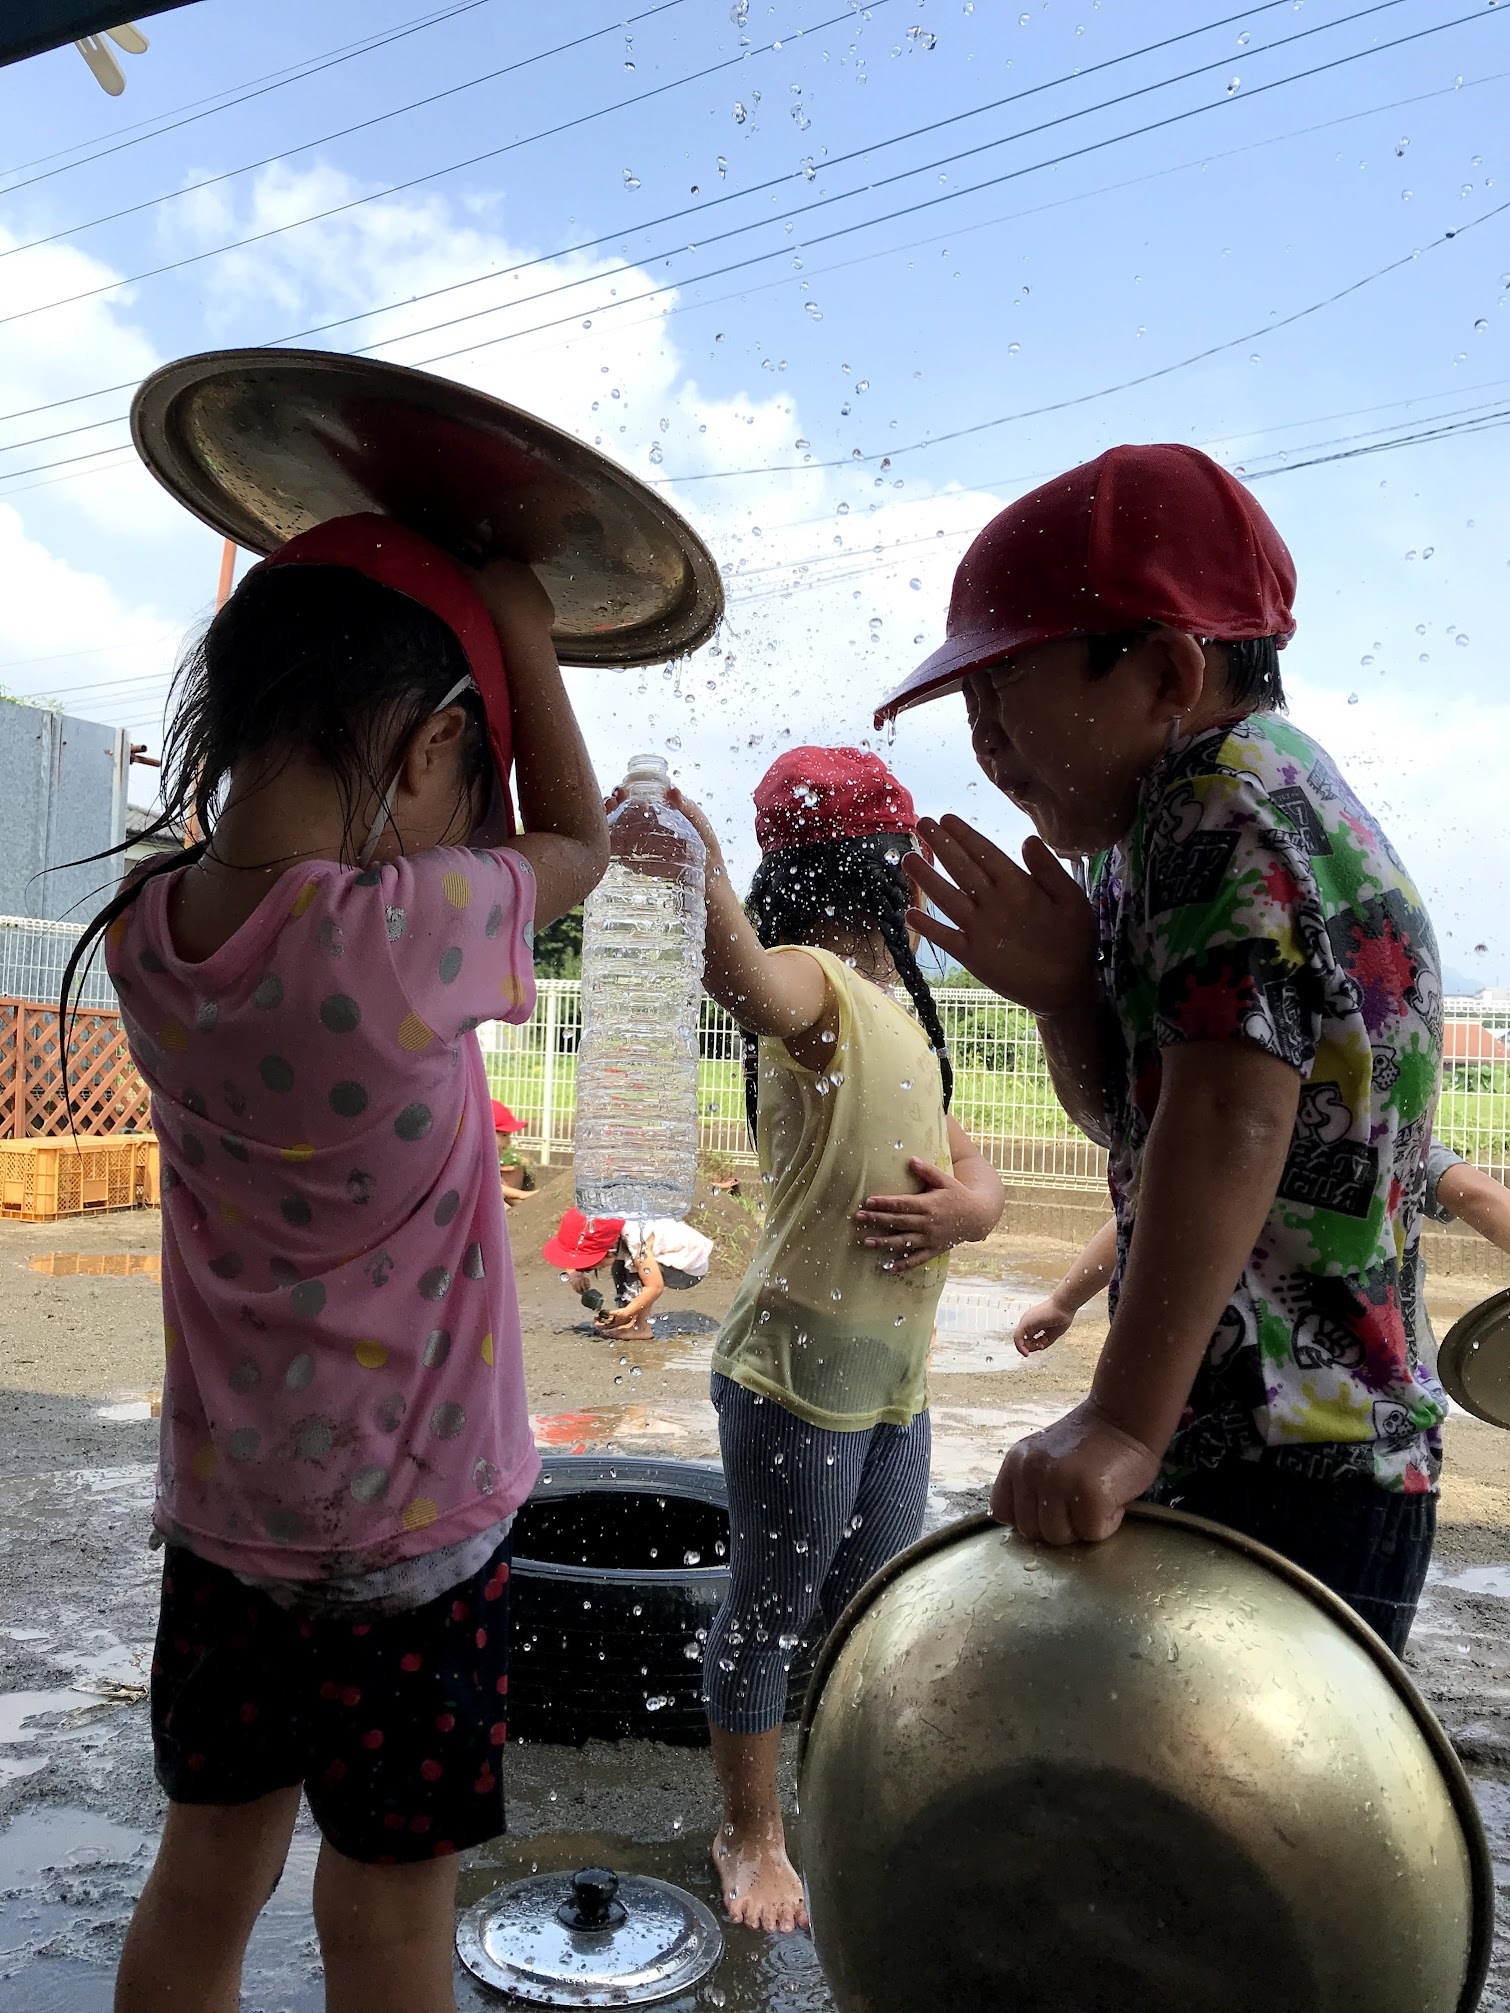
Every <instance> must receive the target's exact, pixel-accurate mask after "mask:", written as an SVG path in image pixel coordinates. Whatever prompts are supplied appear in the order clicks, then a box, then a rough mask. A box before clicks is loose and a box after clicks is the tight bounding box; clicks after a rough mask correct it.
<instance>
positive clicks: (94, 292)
mask: <svg viewBox="0 0 1510 2013" xmlns="http://www.w3.org/2000/svg"><path fill="white" fill-rule="evenodd" d="M891 4H892V0H869V6H868V8H867V12H874V10H875V9H876V8H878V7H887V6H890V5H891ZM1380 4H1382V5H1400V4H1402V0H1380ZM854 20H855V16H854V14H853V13H852V12H850V11H846V12H845V13H843V14H835V15H832V16H830V18H829V19H828V20H826V21H819V22H816V23H814V25H813V26H812V27H811V28H799V29H796V30H795V31H794V32H793V33H792V34H791V35H786V36H777V37H776V38H775V39H774V40H772V41H770V42H767V43H766V44H764V45H763V46H762V47H761V48H759V49H745V50H741V52H740V53H739V55H737V56H728V57H725V58H724V59H723V60H722V61H721V62H717V63H710V64H709V65H708V66H707V67H706V68H705V69H702V70H693V71H689V72H688V74H687V75H686V76H684V77H673V78H672V79H670V81H669V82H667V83H665V84H653V85H652V86H651V87H650V89H649V90H647V91H640V92H638V93H636V94H635V96H633V97H630V98H620V99H619V100H618V101H617V102H616V103H615V104H612V105H600V106H598V107H597V108H596V109H595V110H594V111H591V112H582V113H579V114H578V116H577V117H576V118H573V119H564V120H562V121H561V123H560V124H559V125H556V126H550V127H546V128H544V129H543V130H542V131H540V132H538V133H531V134H528V135H527V136H526V137H525V138H524V139H521V140H510V141H509V142H508V143H507V144H506V145H504V146H501V147H489V148H486V149H485V150H484V151H483V152H482V153H480V154H470V155H468V156H467V157H466V159H465V160H461V161H451V162H449V163H448V164H447V165H446V166H445V167H443V168H431V169H429V170H427V171H426V173H424V174H423V175H411V176H410V177H409V178H408V179H407V180H406V181H402V182H394V183H392V184H391V185H390V186H389V187H388V188H386V189H375V190H374V191H373V192H372V193H371V194H370V195H366V196H354V197H353V198H352V199H351V200H350V201H349V202H345V203H334V204H332V205H331V207H330V208H329V209H325V210H316V211H314V212H313V213H312V214H311V215H309V216H307V217H295V218H293V219H292V220H291V221H290V222H288V223H286V224H274V225H271V226H270V227H269V228H268V229H267V230H265V231H253V232H252V233H251V234H250V235H249V236H247V237H244V238H235V239H232V240H231V241H230V242H228V243H227V244H223V245H211V246H209V247H208V248H207V249H206V250H204V251H202V252H189V253H186V254H185V256H184V257H183V258H181V259H172V260H169V261H168V263H167V264H166V265H161V266H152V267H149V268H148V269H147V270H145V271H143V272H139V273H133V274H131V275H130V276H129V277H128V278H124V279H118V280H110V281H108V282H107V283H106V284H104V285H102V286H97V287H86V288H84V289H83V290H82V291H81V292H79V293H76V294H63V295H60V296H59V297H58V299H57V300H52V301H43V302H41V303H39V304H38V305H37V306H35V307H29V308H22V309H20V310H18V311H17V312H16V313H14V314H9V315H0V327H3V326H4V325H5V324H7V323H9V322H17V321H27V320H29V319H30V318H31V317H32V316H33V315H40V314H47V313H48V312H50V311H51V310H52V309H53V308H62V307H72V306H74V305H75V304H76V303H77V302H79V301H88V300H95V299H97V298H98V297H99V296H100V295H101V294H110V293H115V292H117V291H119V289H120V288H121V287H129V286H136V285H138V284H140V283H141V282H142V281H144V280H154V279H161V278H162V277H163V275H164V274H166V273H176V272H182V271H183V270H184V269H185V268H186V267H188V266H197V265H202V264H203V263H204V261H205V260H206V259H215V258H219V257H220V256H221V255H222V253H225V252H235V251H243V250H244V249H245V248H246V247H247V246H248V245H260V244H263V243H264V242H265V241H266V240H267V239H269V238H278V237H282V236H284V235H285V234H286V233H287V232H289V231H294V230H301V229H302V228H303V227H304V225H306V224H318V223H324V222H326V221H328V220H329V219H330V218H331V217H340V216H345V215H346V214H347V212H348V211H351V210H359V209H363V208H365V207H366V205H367V204H369V203H376V202H382V201H384V200H386V198H387V197H389V196H397V195H402V194H403V193H404V192H405V191H406V190H409V189H417V188H420V187H422V186H423V185H424V184H426V183H428V182H434V181H438V180H439V179H440V178H441V176H442V175H454V174H457V173H459V172H460V171H461V170H462V169H463V168H474V167H476V166H478V165H479V164H480V163H481V162H483V161H493V160H497V159H498V158H499V157H500V156H501V155H504V154H512V153H514V152H516V151H517V150H518V149H519V148H520V147H528V146H533V145H534V144H535V142H536V141H537V140H550V139H557V138H559V137H560V135H561V134H563V133H571V132H576V131H578V130H579V129H580V128H581V127H583V126H588V125H591V124H592V123H593V122H594V121H595V120H597V119H602V118H606V117H607V116H608V114H609V113H611V112H622V111H627V110H628V109H629V108H630V107H631V106H634V105H644V104H648V103H649V102H650V101H651V100H652V99H654V98H663V97H665V96H666V94H667V93H668V92H669V91H678V90H680V89H681V88H682V86H683V85H684V84H696V83H699V82H701V81H703V80H704V79H706V78H708V77H716V76H717V75H719V74H720V72H722V71H724V70H732V69H737V68H739V67H740V66H742V65H743V64H744V63H745V62H746V61H748V60H749V59H750V58H752V57H754V56H765V55H769V54H771V52H772V51H774V50H780V49H784V48H786V47H787V46H789V44H790V43H792V42H794V41H796V40H798V39H799V37H802V36H806V35H820V34H822V33H823V31H824V30H825V29H827V28H840V27H845V26H852V25H853V23H854Z"/></svg>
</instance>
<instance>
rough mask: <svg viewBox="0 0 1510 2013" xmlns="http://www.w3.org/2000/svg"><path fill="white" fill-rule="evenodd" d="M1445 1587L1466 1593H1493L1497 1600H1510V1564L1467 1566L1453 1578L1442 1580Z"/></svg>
mask: <svg viewBox="0 0 1510 2013" xmlns="http://www.w3.org/2000/svg"><path fill="white" fill-rule="evenodd" d="M1441 1585H1442V1586H1444V1587H1456V1588H1457V1589H1458V1590H1459V1592H1461V1593H1465V1594H1493V1595H1494V1596H1495V1598H1496V1599H1497V1600H1502V1601H1510V1566H1465V1567H1464V1568H1463V1570H1462V1572H1460V1573H1454V1574H1453V1576H1452V1578H1451V1579H1444V1580H1442V1581H1441Z"/></svg>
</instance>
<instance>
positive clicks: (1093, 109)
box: [293, 0, 1476, 356]
mask: <svg viewBox="0 0 1510 2013" xmlns="http://www.w3.org/2000/svg"><path fill="white" fill-rule="evenodd" d="M1402 4H1403V0H1375V4H1374V5H1372V6H1369V7H1365V8H1362V9H1360V10H1359V11H1358V13H1356V14H1350V15H1346V16H1344V17H1343V19H1342V20H1341V21H1339V22H1324V23H1322V25H1321V26H1320V27H1317V28H1307V29H1305V30H1304V31H1303V32H1302V33H1301V34H1299V35H1290V36H1285V37H1282V38H1281V39H1280V40H1279V41H1278V42H1270V43H1266V44H1265V45H1264V46H1263V47H1262V48H1261V49H1258V50H1254V51H1252V52H1251V53H1252V54H1254V55H1268V54H1270V53H1272V52H1273V51H1274V50H1275V49H1282V48H1285V47H1287V46H1288V45H1289V43H1291V42H1302V41H1306V40H1308V39H1309V37H1310V36H1312V35H1320V34H1325V33H1327V32H1328V31H1329V30H1330V29H1332V28H1334V27H1343V26H1346V25H1348V24H1349V23H1351V22H1353V21H1356V20H1361V19H1363V18H1365V17H1366V16H1368V15H1371V14H1378V13H1384V12H1385V11H1386V10H1388V9H1390V8H1393V7H1397V6H1400V5H1402ZM1233 18H1235V19H1240V18H1242V17H1240V16H1235V17H1233ZM1475 18H1476V17H1475ZM1230 65H1231V58H1230V57H1227V56H1222V57H1219V58H1218V59H1217V60H1216V61H1215V62H1212V63H1203V64H1200V65H1199V66H1198V67H1197V68H1195V69H1193V70H1185V71H1182V72H1181V73H1180V74H1179V75H1177V76H1173V77H1160V78H1156V79H1155V80H1154V81H1153V82H1152V83H1149V84H1141V85H1138V86H1137V87H1136V88H1135V89H1133V90H1131V91H1124V92H1122V93H1120V94H1119V95H1118V96H1116V97H1113V98H1103V99H1102V100H1101V101H1100V102H1099V103H1098V104H1094V105H1085V106H1082V107H1081V108H1080V109H1079V110H1077V111H1071V112H1062V113H1060V114H1059V115H1058V117H1056V118H1053V119H1045V120H1042V121H1041V122H1040V123H1039V124H1038V125H1036V126H1024V127H1022V128H1021V129H1020V130H1019V131H1017V132H1014V133H1008V134H1005V135H1003V136H1002V137H1000V138H998V139H994V140H982V141H981V142H979V143H978V144H977V145H976V146H973V147H967V148H964V149H962V150H961V151H960V152H959V153H956V154H944V155H941V156H940V157H939V158H937V159H935V160H932V161H923V162H920V163H919V164H918V166H916V167H914V168H902V169H900V170H898V171H897V173H895V174H892V175H885V176H882V177H881V178H880V179H879V180H876V181H872V182H867V183H865V184H864V186H863V187H862V188H857V189H846V190H841V191H839V192H838V193H836V194H834V195H831V196H820V197H818V198H817V199H816V200H814V201H813V202H811V203H803V204H800V205H799V206H798V207H797V208H796V209H792V210H784V211H777V212H775V213H774V214H773V215H771V216H768V217H757V218H756V219H755V220H754V221H753V222H751V223H747V224H736V225H734V226H733V227H732V228H731V229H729V230H727V231H720V232H717V233H716V234H715V235H714V236H712V237H702V238H699V239H698V241H697V244H696V246H695V247H691V246H687V245H685V244H676V245H671V246H667V247H666V248H664V249H663V250H661V251H656V252H647V253H644V254H642V255H641V256H640V257H639V258H636V259H626V260H624V261H623V262H622V263H621V264H619V265H617V266H609V267H608V268H607V269H606V270H605V271H603V272H600V273H590V274H584V275H583V276H582V277H581V278H580V279H575V280H567V281H563V282H561V283H560V284H559V285H556V286H553V287H545V288H542V289H540V290H539V291H538V292H536V293H533V294H524V295H522V296H520V297H519V298H517V299H515V300H512V301H507V302H504V303H501V304H499V305H497V306H494V307H488V308H478V309H475V310H473V311H472V312H470V313H468V314H463V315H456V316H453V317H451V318H450V319H449V320H446V321H441V322H431V323H429V324H428V325H427V326H426V327H424V328H421V329H410V330H408V331H406V332H405V334H404V335H402V336H388V337H385V338H383V339H381V340H379V341H377V342H372V343H366V344H363V345H361V346H360V347H358V348H357V349H356V350H355V351H354V352H353V354H354V355H356V356H364V355H366V354H367V353H368V352H369V351H370V350H374V349H386V348H388V347H391V345H392V344H393V343H395V342H409V341H412V340H414V339H415V338H417V337H419V336H423V335H434V334H437V333H439V331H440V330H442V329H447V328H457V327H460V326H461V324H462V323H464V322H469V321H481V320H485V319H486V318H487V317H488V316H489V315H494V314H499V313H502V312H504V310H505V309H510V308H520V307H527V306H528V305H529V304H530V303H531V302H533V301H539V300H548V299H550V298H551V297H552V296H553V295H556V294H561V293H567V292H571V291H573V290H574V289H576V288H577V287H581V286H589V285H595V284H597V283H598V282H600V281H603V280H610V279H616V278H618V277H619V276H620V275H621V274H623V273H630V272H639V271H641V270H642V269H644V268H645V267H647V266H651V265H654V264H656V263H658V262H659V261H661V260H665V259H671V258H677V257H680V256H681V255H682V254H683V253H684V252H686V251H689V250H692V249H696V250H698V251H707V250H708V249H710V247H712V246H714V245H721V244H726V243H728V241H729V240H730V239H732V238H738V237H743V236H744V235H746V233H748V232H750V231H755V230H763V229H765V228H766V227H767V226H768V225H771V224H780V223H787V222H789V221H791V220H792V219H794V218H795V219H802V218H807V217H810V216H813V215H815V214H816V213H817V212H818V211H819V210H825V209H829V208H831V207H832V206H833V205H834V204H835V203H847V202H852V201H853V200H854V198H855V197H856V196H862V195H863V196H869V195H874V194H875V193H876V192H877V191H878V190H880V189H889V188H891V187H893V186H894V185H895V184H896V183H898V182H906V181H912V180H913V179H914V178H915V177H917V176H918V175H927V174H933V173H935V172H936V171H937V170H938V169H940V168H949V167H954V166H957V165H958V163H959V162H961V161H968V160H973V159H974V158H975V157H976V156H977V155H979V154H986V153H992V152H994V151H995V150H996V149H997V148H998V147H1005V146H1010V145H1013V144H1014V143H1015V142H1017V141H1019V140H1030V139H1034V138H1036V137H1037V136H1038V135H1039V134H1041V133H1047V132H1052V131H1053V130H1054V128H1055V127H1057V126H1065V125H1070V124H1072V123H1073V122H1074V121H1075V120H1077V119H1085V118H1090V117H1092V116H1093V115H1094V114H1095V113H1098V112H1108V111H1113V110H1115V109H1116V108H1117V107H1118V106H1119V105H1126V104H1130V103H1132V102H1133V101H1134V100H1135V99H1138V98H1145V97H1149V96H1151V95H1152V94H1153V93H1154V92H1155V91H1163V90H1168V89H1170V88H1172V87H1173V86H1174V85H1176V84H1185V83H1189V82H1190V81H1191V79H1192V78H1195V77H1203V76H1207V75H1209V74H1210V73H1211V72H1212V71H1213V70H1226V69H1228V68H1229V67H1230ZM1307 74H1309V73H1307ZM1053 81H1055V82H1064V81H1067V80H1066V79H1062V78H1061V79H1055V80H1053ZM1046 88H1048V87H1047V86H1045V85H1039V86H1035V87H1034V90H1033V91H1027V92H1019V93H1018V94H1017V97H1019V98H1020V97H1031V96H1033V95H1035V94H1036V92H1037V91H1039V90H1043V89H1046ZM1252 95H1253V96H1255V97H1256V96H1257V95H1258V94H1257V92H1254V93H1253V94H1252ZM1013 102H1015V99H1005V100H1003V101H1002V103H1005V104H1009V103H1013ZM986 109H992V110H994V109H996V107H990V108H986ZM1201 109H1207V108H1204V107H1203V108H1201ZM958 116H960V117H964V116H971V117H973V116H974V115H973V114H961V115H958ZM1176 116H1177V117H1185V116H1190V115H1189V114H1179V115H1176ZM954 123H955V120H941V121H939V124H941V125H952V124H954ZM931 130H933V129H932V128H919V129H918V131H919V132H923V131H931ZM1149 130H1153V129H1149ZM902 137H903V138H906V139H913V138H916V137H917V134H916V133H910V134H905V135H903V136H902ZM879 144H880V145H882V146H885V145H890V144H893V143H892V142H887V141H883V142H880V143H879ZM1107 144H1114V142H1109V143H1107ZM859 151H860V152H863V153H871V152H874V151H876V149H875V148H863V149H860V150H859ZM841 158H842V159H843V160H852V159H855V158H856V156H855V155H846V156H843V157H841ZM830 165H833V166H838V165H840V163H839V162H834V163H832V164H830ZM1037 165H1056V164H1052V163H1050V164H1037ZM1019 172H1020V173H1030V172H1034V169H1033V168H1029V169H1026V170H1019ZM998 179H1011V178H1010V177H1000V178H998ZM973 186H974V187H975V188H991V187H994V186H995V183H994V182H983V183H977V184H974V185H973ZM971 192H972V191H971V190H969V189H966V190H955V191H953V192H952V193H951V196H949V197H936V198H934V201H935V202H942V201H949V200H953V199H955V198H957V197H958V196H960V195H968V194H970V193H971ZM749 193H751V194H754V193H756V191H754V190H751V191H750V192H749ZM725 200H727V199H725ZM710 207H711V206H710ZM926 207H928V205H926V204H922V205H908V206H907V207H906V208H904V209H902V210H896V211H892V212H891V213H890V214H889V215H887V216H884V217H872V218H869V219H863V220H861V221H860V222H859V223H855V224H850V225H846V226H845V230H846V231H849V230H869V229H871V228H873V227H874V226H875V225H877V224H882V223H891V222H894V221H895V220H896V218H898V217H902V216H909V215H911V214H913V211H914V209H915V208H926ZM832 235H833V234H832V233H830V234H829V236H830V237H831V236H832ZM594 242H595V243H597V244H601V243H603V242H604V240H602V239H597V240H595V241H594ZM828 242H829V238H828V237H824V238H804V239H802V240H801V248H802V249H803V250H807V249H808V248H810V247H811V246H812V245H815V244H826V243H828ZM587 249H590V247H588V246H573V247H571V248H570V251H582V250H587ZM789 249H790V247H789V246H786V245H780V246H777V247H776V249H775V250H774V251H771V252H764V253H761V254H759V255H758V256H757V258H756V260H754V261H746V262H743V263H758V262H759V260H760V259H767V258H776V257H781V256H784V255H785V254H786V252H787V251H788V250H789ZM569 255H570V252H569V251H568V252H560V253H552V254H546V255H545V257H543V258H537V259H532V260H530V261H529V262H528V264H526V265H522V266H516V267H513V268H511V269H510V273H509V275H508V276H509V277H513V276H514V275H516V274H518V273H520V272H525V271H528V270H529V268H530V267H531V266H538V265H542V264H546V263H548V262H549V261H550V260H551V259H553V258H563V257H567V256H569ZM721 270H723V271H734V270H738V268H735V267H727V268H723V269H721ZM490 277H491V276H490ZM500 277H502V275H500ZM705 277H713V275H708V276H705ZM664 290H665V289H660V291H664ZM631 298H639V299H645V298H647V297H646V296H645V295H639V296H631ZM595 312H597V310H595ZM348 319H349V320H357V319H362V317H357V316H351V317H349V318H348ZM334 326H336V324H333V323H326V324H324V325H323V326H322V327H320V328H316V329H305V330H301V332H300V336H301V337H302V336H304V335H323V334H325V333H327V332H328V330H329V329H330V328H331V327H334ZM298 339H299V338H293V340H298ZM454 354H457V355H461V354H464V352H461V351H457V352H454Z"/></svg>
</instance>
